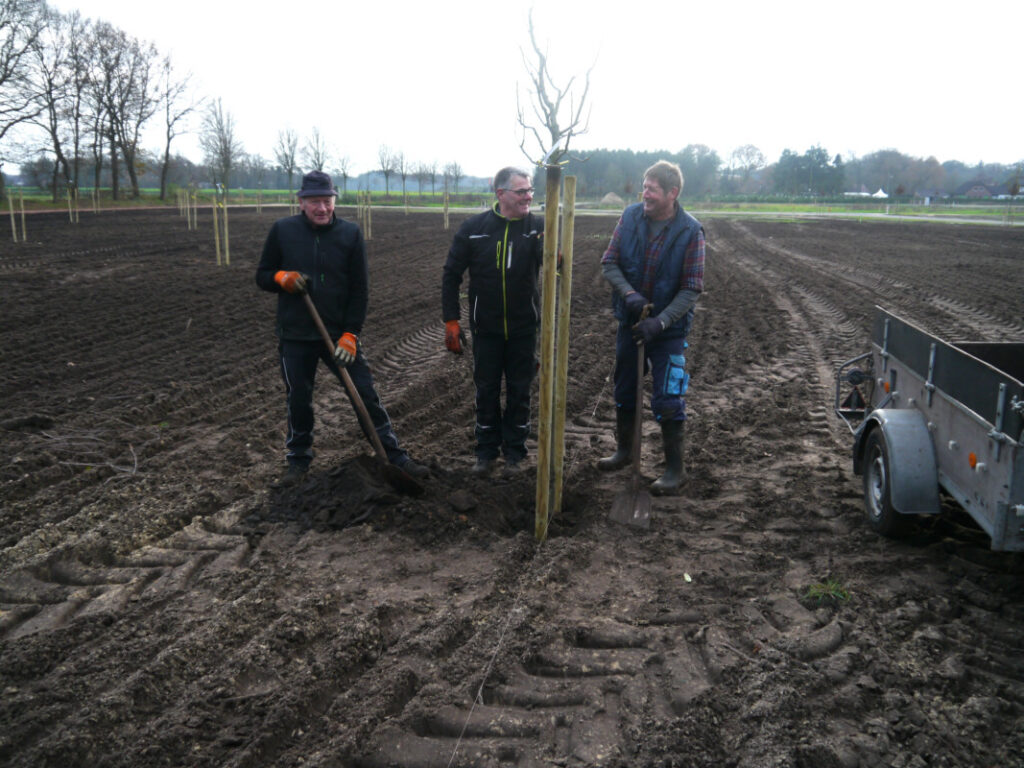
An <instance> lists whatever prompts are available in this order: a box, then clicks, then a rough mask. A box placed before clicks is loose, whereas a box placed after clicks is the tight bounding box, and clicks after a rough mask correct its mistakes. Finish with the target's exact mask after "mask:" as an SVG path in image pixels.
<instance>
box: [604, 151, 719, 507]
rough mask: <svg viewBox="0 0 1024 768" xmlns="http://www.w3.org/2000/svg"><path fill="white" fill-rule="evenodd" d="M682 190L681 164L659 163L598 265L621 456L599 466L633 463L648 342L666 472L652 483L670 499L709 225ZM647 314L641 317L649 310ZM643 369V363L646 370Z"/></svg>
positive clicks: (676, 479) (680, 475) (679, 476)
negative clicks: (607, 288)
mask: <svg viewBox="0 0 1024 768" xmlns="http://www.w3.org/2000/svg"><path fill="white" fill-rule="evenodd" d="M682 189H683V174H682V171H680V170H679V166H678V165H676V164H675V163H670V162H667V161H665V160H661V161H659V162H657V163H655V164H654V165H652V166H651V167H650V168H648V169H647V170H646V171H645V172H644V184H643V202H640V203H634V204H633V205H630V206H629V207H627V208H626V210H625V211H623V213H622V218H620V219H619V223H618V224H617V225H616V226H615V231H614V232H613V233H612V239H611V242H610V243H609V244H608V249H607V250H606V251H605V253H604V256H602V257H601V266H602V270H603V272H604V276H605V279H606V280H608V282H609V283H610V284H611V286H612V308H613V309H614V311H615V317H616V319H618V321H619V329H618V333H617V334H616V338H615V438H616V451H615V453H614V454H613V455H612V456H609V457H607V458H604V459H601V460H600V461H598V462H597V466H598V469H602V470H605V471H611V470H616V469H620V468H622V467H625V466H627V465H628V464H629V463H630V461H631V459H632V447H633V445H632V443H633V430H634V426H635V425H636V419H637V418H640V414H637V413H636V410H635V408H636V387H637V383H638V375H637V355H636V345H638V344H643V345H644V351H645V358H646V363H647V365H649V366H650V370H651V375H652V393H653V394H652V397H651V410H652V411H653V412H654V417H655V418H656V419H657V420H658V423H659V424H660V425H661V437H662V443H663V446H664V450H665V473H664V474H663V475H662V476H661V477H659V478H658V479H657V480H655V481H654V483H653V484H652V485H651V490H652V491H653V492H654V493H656V494H672V493H676V492H677V491H678V490H679V487H680V485H682V482H683V480H684V479H685V478H686V473H685V470H684V469H683V440H684V435H685V426H686V400H685V398H684V395H685V394H686V390H687V387H688V386H689V382H690V376H689V374H688V373H687V372H686V356H685V355H684V351H685V349H686V347H687V343H686V336H687V334H688V333H689V332H690V326H691V324H692V322H693V308H694V305H695V304H696V303H697V299H698V298H699V297H700V294H701V292H702V291H703V290H704V228H703V227H702V226H701V223H700V222H699V221H697V219H695V218H694V217H693V216H691V215H690V214H688V213H687V212H686V211H684V210H683V208H682V206H681V205H679V203H678V202H677V199H678V197H679V193H680V192H681V191H682ZM648 306H649V307H650V309H649V314H648V315H647V316H646V317H643V310H644V308H645V307H648ZM645 368H646V366H645Z"/></svg>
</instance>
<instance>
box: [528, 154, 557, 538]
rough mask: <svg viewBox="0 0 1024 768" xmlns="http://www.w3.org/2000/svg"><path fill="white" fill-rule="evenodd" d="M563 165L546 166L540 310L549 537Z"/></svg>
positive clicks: (541, 500)
mask: <svg viewBox="0 0 1024 768" xmlns="http://www.w3.org/2000/svg"><path fill="white" fill-rule="evenodd" d="M561 177H562V169H561V168H559V167H558V166H557V165H549V166H547V167H546V181H547V183H546V191H545V196H544V200H545V210H544V264H543V266H542V275H543V285H542V288H541V292H542V294H541V314H540V318H541V319H540V408H539V415H538V417H537V504H536V514H535V519H534V537H535V538H536V539H537V541H538V542H542V541H544V540H545V539H547V536H548V521H549V520H550V517H551V424H552V419H551V411H552V406H553V403H552V400H553V397H554V392H553V383H554V381H553V375H552V374H553V372H554V371H553V368H554V361H555V328H554V325H555V292H556V290H557V286H556V281H555V272H556V269H557V267H558V264H557V262H558V193H559V188H560V186H561V184H560V182H561Z"/></svg>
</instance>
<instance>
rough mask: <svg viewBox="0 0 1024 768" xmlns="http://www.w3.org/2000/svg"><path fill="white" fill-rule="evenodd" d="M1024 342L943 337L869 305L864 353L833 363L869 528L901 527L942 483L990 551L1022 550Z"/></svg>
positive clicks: (933, 503)
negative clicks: (868, 334) (870, 319)
mask: <svg viewBox="0 0 1024 768" xmlns="http://www.w3.org/2000/svg"><path fill="white" fill-rule="evenodd" d="M1022 381H1024V342H995V343H990V342H955V343H949V342H945V341H942V340H941V339H939V338H937V337H935V336H933V335H931V334H929V333H927V332H925V331H923V330H921V329H920V328H917V327H916V326H914V325H912V324H911V323H909V322H907V321H906V320H903V319H902V318H899V317H897V316H896V315H894V314H892V313H891V312H887V311H886V310H884V309H882V308H881V307H875V319H874V329H873V332H872V337H871V351H870V352H866V353H864V354H863V355H860V356H858V357H855V358H853V359H852V360H848V361H846V362H845V363H843V364H842V365H840V367H839V369H838V370H837V371H836V382H835V384H836V386H835V412H836V414H837V415H838V416H839V417H840V418H842V419H843V421H845V422H846V424H847V426H849V428H850V430H851V432H852V433H853V470H854V473H855V474H857V475H862V476H863V478H864V506H865V508H866V510H867V518H868V522H869V524H870V525H871V527H872V528H873V529H874V530H875V531H877V532H878V533H880V534H882V535H885V536H898V535H900V534H901V533H904V532H906V530H907V528H908V527H909V524H910V523H911V522H912V519H913V517H912V516H914V515H934V514H938V513H939V512H940V509H941V502H940V489H941V491H945V492H946V493H948V494H949V495H950V496H951V497H952V498H953V499H955V500H956V502H957V503H959V504H960V506H962V507H963V508H964V510H966V511H967V513H968V514H970V516H971V517H972V518H973V519H974V520H975V522H977V524H978V525H979V526H980V527H981V528H982V529H983V530H984V531H985V532H986V533H987V534H988V535H989V537H990V538H991V540H992V549H993V550H1000V551H1015V552H1019V551H1024V448H1022V446H1024V384H1022V383H1021V382H1022Z"/></svg>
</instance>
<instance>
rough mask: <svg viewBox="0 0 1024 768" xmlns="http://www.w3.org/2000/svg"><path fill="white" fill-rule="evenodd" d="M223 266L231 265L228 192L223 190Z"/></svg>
mask: <svg viewBox="0 0 1024 768" xmlns="http://www.w3.org/2000/svg"><path fill="white" fill-rule="evenodd" d="M224 264H225V265H230V264H231V238H230V237H228V191H227V190H226V189H225V190H224Z"/></svg>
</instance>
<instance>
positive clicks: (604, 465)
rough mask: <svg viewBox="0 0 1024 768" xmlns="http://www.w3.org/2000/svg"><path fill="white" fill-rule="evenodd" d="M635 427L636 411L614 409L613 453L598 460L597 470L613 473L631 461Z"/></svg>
mask: <svg viewBox="0 0 1024 768" xmlns="http://www.w3.org/2000/svg"><path fill="white" fill-rule="evenodd" d="M635 427H636V411H627V410H626V409H625V408H616V409H615V442H616V447H615V453H613V454H612V455H611V456H607V457H605V458H603V459H598V461H597V468H598V469H600V470H601V471H602V472H614V471H615V470H616V469H622V468H623V467H625V466H628V465H629V464H630V463H632V461H633V430H634V428H635Z"/></svg>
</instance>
